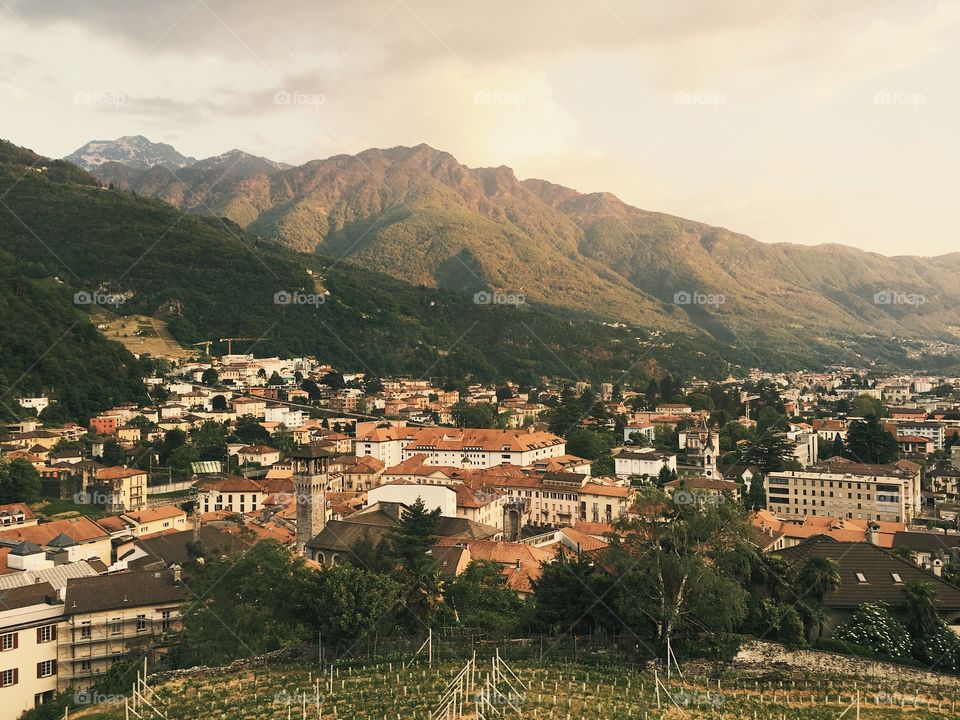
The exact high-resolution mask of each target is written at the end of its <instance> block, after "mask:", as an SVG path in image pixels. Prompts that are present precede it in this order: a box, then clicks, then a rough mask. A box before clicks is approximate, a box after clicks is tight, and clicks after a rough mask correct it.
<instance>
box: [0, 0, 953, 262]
mask: <svg viewBox="0 0 960 720" xmlns="http://www.w3.org/2000/svg"><path fill="white" fill-rule="evenodd" d="M958 31H960V3H957V2H952V3H947V2H943V3H940V2H924V1H923V0H913V1H911V2H903V0H897V1H894V2H862V1H857V2H849V1H848V0H823V1H821V0H798V1H796V2H789V1H785V2H781V1H780V0H733V1H731V0H717V1H716V2H682V1H681V2H656V3H653V2H638V1H637V0H628V1H624V2H620V1H619V0H598V1H597V2H591V0H580V1H578V2H558V1H557V0H553V1H552V2H539V1H533V0H523V1H521V2H518V1H517V0H510V1H509V2H506V1H501V0H488V1H487V2H485V3H482V4H476V3H473V4H467V3H459V2H450V0H386V1H385V2H381V1H380V0H371V1H367V0H350V1H344V2H340V1H330V0H327V1H326V2H305V1H295V0H267V1H262V0H261V1H253V0H195V1H193V0H162V1H160V0H157V1H153V2H146V1H141V0H83V1H82V2H81V1H78V0H0V109H2V110H0V113H2V115H0V117H2V120H3V122H2V126H0V137H6V138H9V139H11V140H12V141H14V142H15V143H17V144H19V145H25V146H28V147H31V148H33V149H34V150H36V151H38V152H40V153H42V154H46V155H51V156H57V157H59V156H63V155H66V154H68V153H69V152H71V151H73V150H75V149H76V148H77V147H79V146H80V145H82V144H83V143H85V142H86V141H88V140H91V139H112V138H116V137H119V136H121V135H133V134H142V135H146V136H147V137H148V138H150V139H151V140H154V141H162V142H168V143H170V144H172V145H174V146H175V147H176V148H177V149H178V150H180V151H181V152H183V153H184V154H187V155H194V156H196V157H206V156H209V155H216V154H219V153H221V152H225V151H227V150H229V149H231V148H234V147H238V148H240V149H243V150H246V151H248V152H252V153H255V154H258V155H265V156H267V157H270V158H273V159H275V160H281V161H284V162H288V163H294V164H299V163H302V162H305V161H307V160H310V159H313V158H318V157H327V156H330V155H335V154H338V153H354V152H358V151H360V150H363V149H364V148H368V147H392V146H395V145H416V144H419V143H421V142H425V143H427V144H429V145H432V146H434V147H436V148H440V149H443V150H447V151H449V152H451V153H452V154H453V155H455V156H456V157H457V158H458V159H459V160H460V161H461V162H463V163H466V164H467V165H471V166H487V165H509V166H511V167H513V168H514V169H515V171H516V173H517V175H518V177H520V178H526V177H541V178H546V179H549V180H552V181H554V182H557V183H561V184H564V185H568V186H571V187H575V188H577V189H579V190H581V191H597V190H607V191H610V192H613V193H615V194H616V195H618V196H620V197H621V198H623V199H624V200H626V201H627V202H630V203H632V204H634V205H637V206H639V207H642V208H645V209H649V210H660V211H664V212H669V213H674V214H677V215H681V216H684V217H689V218H693V219H696V220H701V221H704V222H708V223H711V224H715V225H722V226H725V227H728V228H730V229H732V230H736V231H739V232H744V233H747V234H749V235H751V236H753V237H755V238H757V239H758V240H763V241H767V242H798V243H823V242H840V243H846V244H851V245H856V246H858V247H861V248H865V249H868V250H873V251H877V252H882V253H884V254H907V253H909V254H924V255H932V254H939V253H946V252H955V251H958V250H960V243H958V242H957V239H956V236H955V234H954V230H953V228H954V226H955V224H956V223H955V219H954V217H953V216H954V215H955V213H956V200H955V196H956V194H957V181H956V169H957V167H958V165H960V133H958V130H960V113H958V111H960V98H958V91H960V83H958V80H957V74H958V70H960V46H958V43H960V32H958Z"/></svg>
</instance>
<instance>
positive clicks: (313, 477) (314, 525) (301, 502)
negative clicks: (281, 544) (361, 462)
mask: <svg viewBox="0 0 960 720" xmlns="http://www.w3.org/2000/svg"><path fill="white" fill-rule="evenodd" d="M334 455H335V453H332V452H330V450H328V449H327V448H325V447H320V446H317V445H298V446H297V448H296V449H295V450H294V451H293V452H291V453H290V460H291V462H292V463H293V487H294V490H295V492H296V497H297V552H299V553H300V554H302V555H305V556H308V555H307V552H306V547H307V543H308V542H310V541H311V540H313V538H315V537H316V536H317V534H318V533H319V532H320V531H321V530H323V528H324V526H325V525H326V524H327V483H328V482H329V478H330V472H329V468H330V458H332V457H334Z"/></svg>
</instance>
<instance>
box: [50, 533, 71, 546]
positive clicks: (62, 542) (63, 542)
mask: <svg viewBox="0 0 960 720" xmlns="http://www.w3.org/2000/svg"><path fill="white" fill-rule="evenodd" d="M77 544H78V543H77V541H76V540H74V539H73V538H72V537H70V536H69V535H67V534H66V533H60V534H59V535H57V536H56V537H55V538H54V539H53V540H51V541H50V542H48V543H47V547H55V548H68V547H73V546H74V545H77Z"/></svg>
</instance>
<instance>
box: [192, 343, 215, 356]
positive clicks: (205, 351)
mask: <svg viewBox="0 0 960 720" xmlns="http://www.w3.org/2000/svg"><path fill="white" fill-rule="evenodd" d="M211 345H213V340H204V341H203V342H198V343H193V346H194V347H203V354H204V355H209V354H210V346H211Z"/></svg>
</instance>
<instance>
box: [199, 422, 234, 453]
mask: <svg viewBox="0 0 960 720" xmlns="http://www.w3.org/2000/svg"><path fill="white" fill-rule="evenodd" d="M190 440H191V441H192V442H193V444H194V446H195V447H196V448H197V453H198V454H199V455H200V459H201V460H223V458H224V457H225V456H226V454H227V431H226V428H224V426H223V425H221V424H220V423H218V422H213V421H212V420H207V421H206V422H205V423H203V424H202V425H200V427H196V428H194V429H193V430H191V431H190Z"/></svg>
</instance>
